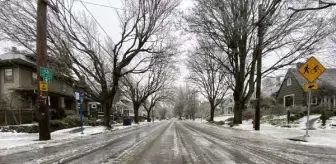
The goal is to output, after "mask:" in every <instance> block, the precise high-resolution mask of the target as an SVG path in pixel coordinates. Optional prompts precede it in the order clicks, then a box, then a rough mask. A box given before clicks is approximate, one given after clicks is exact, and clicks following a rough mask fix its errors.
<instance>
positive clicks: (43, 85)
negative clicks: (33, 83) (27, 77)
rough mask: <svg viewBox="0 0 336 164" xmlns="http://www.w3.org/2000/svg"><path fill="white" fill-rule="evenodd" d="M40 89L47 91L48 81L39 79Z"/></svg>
mask: <svg viewBox="0 0 336 164" xmlns="http://www.w3.org/2000/svg"><path fill="white" fill-rule="evenodd" d="M40 91H42V92H48V83H46V82H44V81H40Z"/></svg>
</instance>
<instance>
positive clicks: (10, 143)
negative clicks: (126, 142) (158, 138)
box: [0, 122, 149, 150]
mask: <svg viewBox="0 0 336 164" xmlns="http://www.w3.org/2000/svg"><path fill="white" fill-rule="evenodd" d="M146 124H149V122H140V123H139V124H132V125H131V126H122V124H115V125H113V129H112V131H114V130H121V129H126V128H137V127H139V126H144V125H146ZM26 126H29V125H26ZM108 131H109V130H107V129H106V128H105V127H104V126H95V127H93V126H84V131H83V134H82V133H81V128H80V127H75V128H70V129H62V130H58V131H55V132H52V133H51V140H48V141H38V138H39V134H38V133H13V132H0V150H1V149H11V148H15V147H19V146H26V145H32V144H34V145H35V144H37V145H39V146H40V147H41V146H42V147H43V146H46V145H49V146H50V145H54V144H60V143H62V142H63V141H71V140H73V139H77V138H81V137H84V136H89V135H96V134H101V133H105V132H108Z"/></svg>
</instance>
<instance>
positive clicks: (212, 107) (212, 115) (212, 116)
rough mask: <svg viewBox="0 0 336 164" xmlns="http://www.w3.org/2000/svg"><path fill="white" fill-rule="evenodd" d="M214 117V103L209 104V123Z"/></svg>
mask: <svg viewBox="0 0 336 164" xmlns="http://www.w3.org/2000/svg"><path fill="white" fill-rule="evenodd" d="M214 116H215V105H214V103H212V102H210V120H209V121H214Z"/></svg>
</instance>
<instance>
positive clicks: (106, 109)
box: [102, 99, 111, 128]
mask: <svg viewBox="0 0 336 164" xmlns="http://www.w3.org/2000/svg"><path fill="white" fill-rule="evenodd" d="M102 105H103V110H104V125H105V126H106V127H108V128H110V127H111V124H110V122H111V118H110V115H111V114H110V106H111V105H110V104H109V100H107V99H104V101H103V104H102Z"/></svg>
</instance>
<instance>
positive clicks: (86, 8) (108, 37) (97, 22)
mask: <svg viewBox="0 0 336 164" xmlns="http://www.w3.org/2000/svg"><path fill="white" fill-rule="evenodd" d="M79 1H80V2H81V3H82V5H83V6H84V7H85V9H86V10H87V11H88V12H89V14H90V15H91V17H92V18H93V19H94V20H95V21H96V23H97V24H98V26H99V27H100V28H101V29H102V30H103V31H104V33H105V34H106V35H107V37H108V38H109V39H110V40H111V41H112V43H113V40H112V38H111V37H110V36H109V35H108V34H107V32H106V31H105V30H104V28H103V27H102V26H101V25H100V23H99V22H98V21H97V19H96V18H95V17H94V16H93V14H92V13H91V12H90V10H89V9H88V8H87V7H86V5H85V4H84V3H83V1H82V0H79Z"/></svg>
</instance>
